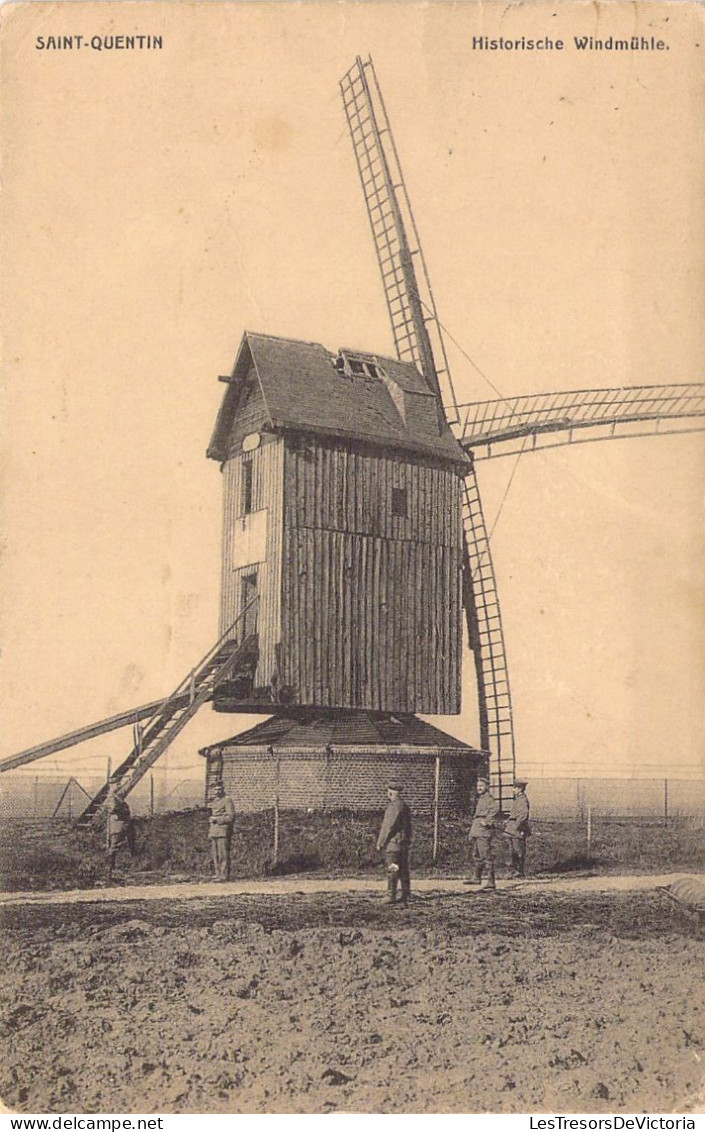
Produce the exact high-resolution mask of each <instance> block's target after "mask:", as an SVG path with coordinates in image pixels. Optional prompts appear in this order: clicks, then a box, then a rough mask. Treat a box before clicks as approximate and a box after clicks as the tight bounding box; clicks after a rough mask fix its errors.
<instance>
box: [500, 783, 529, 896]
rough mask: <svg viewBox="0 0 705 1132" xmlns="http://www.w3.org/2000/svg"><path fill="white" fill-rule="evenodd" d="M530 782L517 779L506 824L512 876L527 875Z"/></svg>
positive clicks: (505, 830) (505, 831) (505, 829)
mask: <svg viewBox="0 0 705 1132" xmlns="http://www.w3.org/2000/svg"><path fill="white" fill-rule="evenodd" d="M527 785H528V783H526V782H524V781H522V780H520V779H517V780H516V782H515V783H514V798H513V800H512V802H511V803H510V806H509V816H508V817H507V821H506V823H505V826H504V834H505V837H506V838H507V840H508V841H509V851H510V853H511V856H512V868H511V872H510V874H509V875H510V876H513V877H523V876H526V839H527V837H528V836H529V834H530V833H531V828H530V826H529V809H530V807H529V799H528V798H527V796H526V787H527Z"/></svg>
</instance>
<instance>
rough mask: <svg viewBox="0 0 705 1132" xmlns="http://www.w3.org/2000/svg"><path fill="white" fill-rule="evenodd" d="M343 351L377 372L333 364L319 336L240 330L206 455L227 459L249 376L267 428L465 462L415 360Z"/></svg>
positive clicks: (332, 357)
mask: <svg viewBox="0 0 705 1132" xmlns="http://www.w3.org/2000/svg"><path fill="white" fill-rule="evenodd" d="M342 353H343V354H346V355H347V356H349V357H351V356H352V357H354V358H356V359H363V360H364V361H366V362H372V363H373V364H374V366H375V367H376V369H377V371H379V373H378V376H370V375H369V374H368V375H366V376H355V375H352V376H351V375H350V374H349V373H342V372H341V370H340V369H338V368H336V359H337V358H338V356H339V355H336V354H332V353H331V352H330V351H329V350H326V349H325V348H324V347H323V346H321V345H319V344H318V343H317V342H297V341H295V340H293V339H290V338H275V337H272V336H271V335H267V334H253V333H251V332H249V331H247V332H245V334H244V336H243V339H242V344H241V346H240V350H239V352H238V356H237V360H236V362H235V366H234V368H233V372H232V376H231V377H230V379H229V384H228V388H227V391H226V393H225V396H224V398H223V402H222V404H221V407H220V412H219V413H218V419H217V421H216V425H215V431H214V433H213V437H212V439H211V442H210V445H209V448H208V456H209V457H211V458H212V459H215V460H220V461H222V460H225V459H227V457H228V455H229V450H228V438H229V435H230V430H231V428H232V425H233V422H234V421H235V419H236V416H237V411H238V407H239V405H240V403H241V397H242V392H243V388H244V385H245V382H246V380H247V378H248V377H249V376H251V375H254V377H255V379H256V381H257V382H258V384H259V388H260V391H261V394H262V399H263V403H264V412H265V417H266V424H265V427H267V428H269V429H272V430H273V431H280V432H287V431H295V432H298V433H301V432H304V433H314V434H317V435H322V436H327V437H332V438H338V439H342V440H357V441H363V442H365V443H369V444H374V445H379V446H381V447H384V448H393V449H401V450H407V451H410V452H415V453H419V454H423V455H427V456H432V457H435V458H436V459H441V460H443V461H446V462H447V461H450V462H453V463H456V464H460V465H466V464H467V463H468V458H467V456H466V455H465V453H464V452H463V450H462V448H461V447H460V445H459V444H458V443H457V441H456V440H455V439H454V437H453V435H452V433H451V431H450V429H449V428H448V427H447V425H445V423H444V422H441V421H440V420H439V415H438V408H437V403H436V398H435V395H434V394H433V392H432V391H431V389H430V388H429V387H428V385H427V384H426V381H425V380H424V378H423V377H422V375H421V374H420V373H419V371H418V370H417V369H416V367H415V366H414V365H412V364H410V363H408V362H400V361H399V360H398V359H397V358H387V357H382V356H379V355H376V354H371V353H369V352H362V351H359V350H355V351H352V350H350V351H343V352H342Z"/></svg>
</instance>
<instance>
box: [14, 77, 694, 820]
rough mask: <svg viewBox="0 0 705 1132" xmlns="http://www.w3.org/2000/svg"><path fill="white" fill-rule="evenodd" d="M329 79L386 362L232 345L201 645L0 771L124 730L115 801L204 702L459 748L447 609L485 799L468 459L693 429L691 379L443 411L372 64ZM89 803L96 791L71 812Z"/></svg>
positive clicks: (493, 609)
mask: <svg viewBox="0 0 705 1132" xmlns="http://www.w3.org/2000/svg"><path fill="white" fill-rule="evenodd" d="M340 90H341V94H342V99H343V106H344V110H345V115H346V119H347V123H348V127H349V132H350V136H351V140H352V144H353V150H354V154H355V158H356V161H357V167H358V172H359V176H360V182H361V186H362V190H363V195H364V199H365V203H366V207H367V213H368V217H369V222H370V227H371V231H372V236H373V241H374V247H375V251H376V255H377V260H378V265H379V269H380V274H381V279H382V284H383V293H384V296H385V300H386V305H387V310H388V314H389V318H390V322H391V327H392V333H393V338H394V343H395V348H396V355H397V356H396V358H384V357H381V356H379V355H377V354H374V353H370V352H367V351H360V350H349V349H341V350H339V351H338V352H337V353H335V352H334V353H331V352H330V351H327V350H326V349H325V348H324V347H322V346H319V345H317V344H316V343H310V342H297V341H292V340H287V339H276V338H274V337H272V336H270V335H259V334H251V333H246V334H245V335H244V337H243V341H242V344H241V347H240V350H239V353H238V356H237V359H236V361H235V364H234V366H233V369H232V372H231V373H230V374H228V375H225V376H223V377H221V378H220V380H221V381H222V382H223V383H224V384H225V386H226V390H225V394H224V398H223V402H222V405H221V409H220V412H219V414H218V419H217V421H216V426H215V430H214V433H213V437H212V439H211V443H210V446H209V449H208V456H209V457H210V458H212V459H213V460H214V461H217V462H218V463H219V464H220V466H221V471H222V473H223V475H222V479H223V487H224V516H225V522H224V554H223V560H222V564H221V569H222V577H223V585H222V595H221V634H220V637H219V639H218V640H217V641H216V643H215V644H214V646H213V647H212V648H211V649H210V650H209V651H208V653H207V654H206V655H205V656H204V657H203V658H202V660H201V661H199V663H198V664H197V665H195V666H194V668H193V669H192V670H191V671H190V672H189V673H187V674H186V676H185V677H184V679H183V680H182V682H181V683H180V684H179V686H178V687H177V688H176V689H175V690H174V692H173V693H172V694H171V695H170V696H168V697H166V698H165V699H164V700H158V701H155V702H153V703H150V704H146V705H144V706H141V707H138V708H135V709H133V710H132V711H129V712H123V713H121V714H119V715H116V716H112V717H111V718H110V719H107V720H102V721H100V722H98V723H95V724H92V725H91V726H89V727H84V728H80V729H78V730H77V731H74V732H71V733H70V734H68V735H63V736H60V737H59V738H58V739H54V740H52V741H51V742H49V743H43V744H40V745H39V746H38V747H34V748H32V749H31V750H28V751H23V752H20V753H19V754H17V755H14V756H11V757H10V758H8V759H5V760H3V761H2V763H0V771H3V770H10V769H12V768H14V767H17V766H21V765H24V764H26V763H29V762H31V761H33V760H35V759H39V758H43V757H45V756H46V755H49V754H51V753H53V752H55V751H58V750H61V749H64V748H67V747H70V746H73V745H74V744H76V743H79V742H82V741H84V740H85V739H89V738H93V737H95V736H97V735H100V734H103V733H106V732H108V731H111V730H113V729H116V728H120V727H125V726H128V725H132V726H133V729H134V742H133V744H132V747H131V749H130V751H129V753H128V755H127V757H126V758H125V760H124V761H123V762H122V763H121V764H120V766H118V767H117V768H116V770H115V771H114V772H113V774H112V776H111V784H112V785H113V786H114V787H115V789H116V790H117V792H118V794H119V795H121V796H123V797H124V796H126V795H127V794H129V793H130V791H131V790H132V789H133V788H134V787H135V786H136V785H137V783H138V782H139V781H140V780H141V778H142V777H143V776H144V775H145V774H146V773H147V771H148V770H149V769H150V767H152V766H153V765H154V763H155V762H156V761H157V760H158V759H159V758H160V757H161V756H162V755H163V754H164V752H165V751H166V750H168V748H169V747H170V745H171V743H172V742H173V741H174V739H175V738H176V737H177V736H178V735H179V734H180V733H181V731H182V730H183V729H184V727H185V726H186V725H187V723H188V722H189V720H190V719H191V718H192V717H193V715H194V714H195V713H196V712H197V711H198V710H199V709H200V707H201V706H202V705H203V704H205V703H206V702H211V703H213V704H214V706H215V708H216V710H218V711H221V712H243V713H247V714H265V715H268V716H270V717H273V722H272V719H270V721H269V723H268V724H266V725H263V728H262V729H261V730H260V729H254V731H255V732H256V734H253V733H248V742H250V743H251V746H252V748H253V749H255V748H257V749H260V748H263V749H265V750H270V749H271V748H272V746H273V745H274V743H275V742H280V741H281V735H282V734H283V733H286V734H290V733H291V727H294V731H295V743H299V744H302V745H304V746H305V745H307V744H308V743H309V741H310V740H311V735H312V734H313V736H314V738H315V739H316V740H317V741H318V740H319V739H320V736H321V735H324V736H325V738H324V740H322V746H323V749H324V753H325V758H326V759H328V757H329V756H330V755H331V754H334V753H335V748H336V745H337V746H338V747H339V748H340V749H341V750H342V751H344V752H350V751H352V750H356V749H357V750H359V749H360V747H361V745H362V746H364V745H365V744H366V745H368V746H369V745H370V744H378V745H379V747H380V748H385V747H386V748H388V747H389V746H390V745H396V746H397V748H399V749H402V748H403V749H404V750H407V748H408V750H409V751H411V752H412V753H413V754H415V755H419V753H420V752H423V753H424V755H425V756H428V754H429V753H432V752H433V751H434V750H436V749H438V750H441V749H444V750H448V751H451V750H452V749H453V748H454V747H455V751H456V754H457V747H458V746H462V745H461V744H458V743H457V741H451V738H450V737H449V736H444V735H443V733H442V732H434V729H432V728H429V727H427V726H426V725H423V724H421V721H419V720H417V719H416V716H415V713H416V712H419V713H420V714H426V715H444V714H457V713H458V712H459V711H460V668H461V664H462V632H461V631H460V629H461V626H460V621H461V617H462V615H463V614H464V616H465V621H466V625H467V635H468V642H469V646H470V649H471V651H472V653H473V657H474V665H475V672H476V682H477V692H478V704H479V719H480V747H481V748H482V750H483V751H485V752H489V755H490V773H491V779H492V784H493V787H494V790H495V793H496V795H497V797H498V799H499V801H500V804H501V805H502V804H504V803H506V801H507V798H508V796H509V793H510V791H511V789H512V785H513V779H514V769H515V744H514V723H513V716H512V700H511V692H510V684H509V672H508V662H507V655H506V649H505V641H504V633H503V629H502V620H501V613H500V605H499V598H498V593H497V584H496V578H495V572H494V568H493V563H492V555H491V547H490V539H489V536H488V532H487V527H486V524H485V519H484V515H483V509H482V503H481V499H480V491H479V487H478V481H477V474H476V464H477V462H478V461H480V460H483V459H490V458H499V457H502V456H504V455H510V454H513V453H516V452H531V451H540V450H542V449H543V448H545V447H551V446H554V445H557V444H569V443H578V442H580V441H587V440H597V439H609V438H612V437H621V436H627V435H653V434H655V433H659V434H665V433H667V432H684V431H695V430H698V431H700V430H702V429H703V428H705V386H703V385H701V384H692V385H661V386H643V387H633V388H620V389H604V390H594V389H593V390H583V391H571V392H562V393H555V394H538V395H535V396H526V397H517V398H512V399H497V400H493V401H481V402H475V403H472V404H459V403H458V400H457V397H456V395H455V393H454V389H453V383H452V378H451V373H450V366H449V363H448V357H447V351H446V346H445V342H444V331H443V327H442V324H441V322H440V320H439V317H438V314H437V311H436V305H435V302H434V298H433V294H432V290H431V286H430V281H429V276H428V271H427V268H426V264H425V260H424V256H423V253H422V250H421V245H420V241H419V236H418V232H417V228H416V223H415V221H414V216H413V212H412V209H411V205H410V202H409V197H408V193H407V190H406V185H405V182H404V177H403V175H402V170H401V165H400V162H399V157H398V154H397V150H396V146H395V143H394V139H393V136H392V133H391V129H390V125H389V120H388V117H387V113H386V110H385V106H384V101H383V98H382V94H381V91H380V87H379V84H378V82H377V78H376V75H375V71H374V67H373V64H372V60H371V59H369V58H368V59H367V60H365V61H363V60H362V59H361V58H360V57H358V58H357V59H356V61H355V63H354V64H353V66H352V67H351V68H350V70H349V71H348V72H347V74H346V75H345V76H344V78H343V79H342V81H341V83H340ZM296 728H298V730H296ZM287 729H289V730H287ZM307 729H308V730H307ZM467 750H470V751H471V750H472V749H471V748H468V749H467ZM465 753H467V751H466V752H465ZM209 757H210V756H209ZM219 757H220V755H219V754H218V753H216V754H215V755H214V758H213V763H212V765H213V767H214V766H215V765H216V763H217V759H218V758H219ZM209 768H210V769H212V767H211V766H210V763H209ZM436 787H437V789H438V782H437V783H436ZM106 797H107V784H106V785H105V786H104V787H103V788H102V790H101V791H100V792H99V793H98V794H97V795H96V797H95V798H94V799H93V800H92V801H91V803H90V805H89V806H88V808H87V810H86V811H85V812H84V815H83V818H82V820H84V821H88V820H90V819H91V818H93V817H94V816H96V815H97V814H98V813H99V812H100V811H101V809H102V806H103V804H104V802H105V799H106Z"/></svg>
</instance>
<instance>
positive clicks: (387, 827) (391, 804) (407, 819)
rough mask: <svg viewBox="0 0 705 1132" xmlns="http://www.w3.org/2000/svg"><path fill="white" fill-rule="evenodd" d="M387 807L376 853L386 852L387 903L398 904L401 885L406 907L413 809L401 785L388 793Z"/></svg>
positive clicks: (402, 898) (408, 892)
mask: <svg viewBox="0 0 705 1132" xmlns="http://www.w3.org/2000/svg"><path fill="white" fill-rule="evenodd" d="M387 799H388V801H387V808H386V810H385V811H384V817H383V818H382V826H381V828H380V831H379V837H378V838H377V851H378V852H383V853H384V859H385V862H386V865H387V886H388V892H389V897H388V900H387V903H388V904H396V902H397V884H398V883H399V882H401V903H402V905H403V906H404V907H406V906H407V904H408V903H409V898H410V896H411V878H410V875H409V849H410V848H411V810H410V809H409V807H408V806H407V804H406V802H405V801H404V800H403V798H402V796H401V791H400V789H399V787H398V786H390V787H389V789H388V790H387Z"/></svg>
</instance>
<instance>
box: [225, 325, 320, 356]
mask: <svg viewBox="0 0 705 1132" xmlns="http://www.w3.org/2000/svg"><path fill="white" fill-rule="evenodd" d="M244 336H245V338H269V339H271V340H272V341H274V342H292V343H293V344H294V345H295V346H319V347H320V349H321V350H325V351H326V353H330V350H328V349H327V348H326V347H325V346H324V345H323V343H322V342H314V341H313V340H312V339H310V338H289V337H288V336H287V335H285V334H264V333H263V332H262V331H260V330H245V332H244Z"/></svg>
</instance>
